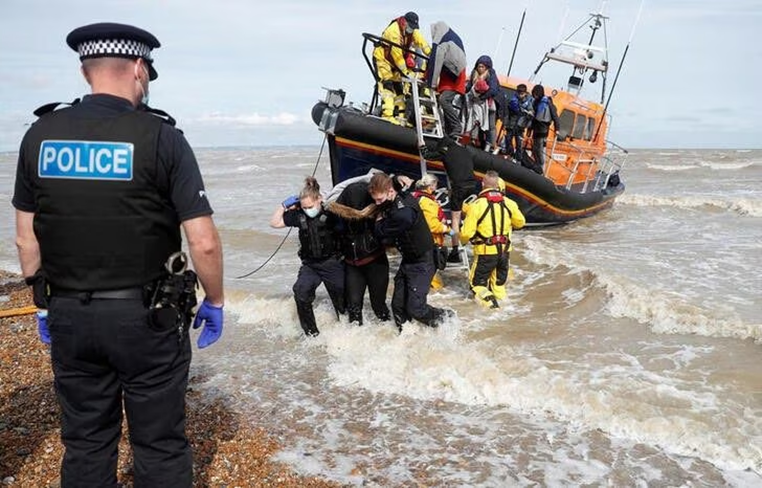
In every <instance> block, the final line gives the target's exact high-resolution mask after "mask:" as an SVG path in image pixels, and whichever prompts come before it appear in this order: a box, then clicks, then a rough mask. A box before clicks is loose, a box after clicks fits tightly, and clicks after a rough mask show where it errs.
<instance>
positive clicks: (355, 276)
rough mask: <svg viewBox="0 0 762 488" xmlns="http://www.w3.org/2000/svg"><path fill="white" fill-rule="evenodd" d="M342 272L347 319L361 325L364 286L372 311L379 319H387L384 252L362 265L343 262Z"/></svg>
mask: <svg viewBox="0 0 762 488" xmlns="http://www.w3.org/2000/svg"><path fill="white" fill-rule="evenodd" d="M344 273H345V278H346V283H345V287H346V297H347V312H348V313H349V321H350V322H356V323H357V324H358V325H362V309H363V300H364V299H365V289H366V288H367V290H368V296H369V297H370V306H371V308H372V309H373V313H375V314H376V317H378V318H379V319H381V320H389V318H390V315H389V307H387V306H386V291H387V290H388V289H389V258H387V257H386V254H383V255H381V256H379V257H378V258H377V259H376V260H374V261H371V262H369V263H367V264H363V265H362V266H354V265H351V264H349V263H345V267H344Z"/></svg>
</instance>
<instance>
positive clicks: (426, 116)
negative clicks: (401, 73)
mask: <svg viewBox="0 0 762 488" xmlns="http://www.w3.org/2000/svg"><path fill="white" fill-rule="evenodd" d="M407 80H408V82H409V83H410V91H411V92H412V93H413V111H414V112H415V132H416V134H417V135H418V153H419V154H420V149H421V148H422V147H424V146H425V145H426V140H425V139H424V137H430V138H434V139H441V138H442V137H444V126H443V123H442V113H441V112H440V111H439V104H438V103H437V96H436V93H435V92H434V90H433V89H431V88H429V87H428V86H426V83H425V82H424V81H423V80H422V79H420V78H417V77H408V79H407ZM427 93H428V94H427ZM424 108H426V109H428V110H427V111H426V113H424ZM420 157H421V176H423V175H425V174H426V159H425V158H424V157H423V156H422V155H421V156H420Z"/></svg>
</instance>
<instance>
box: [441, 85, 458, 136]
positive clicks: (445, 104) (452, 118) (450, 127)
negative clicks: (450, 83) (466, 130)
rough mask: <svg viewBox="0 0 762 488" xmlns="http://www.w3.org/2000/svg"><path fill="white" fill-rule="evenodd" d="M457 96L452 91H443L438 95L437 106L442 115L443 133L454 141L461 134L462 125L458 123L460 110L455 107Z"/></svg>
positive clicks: (456, 93)
mask: <svg viewBox="0 0 762 488" xmlns="http://www.w3.org/2000/svg"><path fill="white" fill-rule="evenodd" d="M457 96H458V92H456V91H453V90H445V91H443V92H442V93H440V94H439V105H440V106H441V107H442V113H443V114H444V126H445V132H446V133H447V135H448V136H450V137H452V138H453V139H455V140H457V138H458V137H460V135H461V134H462V133H463V124H461V122H460V109H459V108H458V107H456V106H455V97H457Z"/></svg>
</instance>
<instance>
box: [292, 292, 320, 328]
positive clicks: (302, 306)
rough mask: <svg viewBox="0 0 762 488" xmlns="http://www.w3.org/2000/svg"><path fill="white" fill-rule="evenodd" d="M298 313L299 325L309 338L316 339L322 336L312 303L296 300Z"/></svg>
mask: <svg viewBox="0 0 762 488" xmlns="http://www.w3.org/2000/svg"><path fill="white" fill-rule="evenodd" d="M296 313H297V315H299V324H300V325H301V326H302V329H303V330H304V333H305V334H307V336H308V337H316V336H318V335H319V334H320V331H319V330H318V328H317V322H315V312H313V311H312V303H310V302H301V301H299V300H296Z"/></svg>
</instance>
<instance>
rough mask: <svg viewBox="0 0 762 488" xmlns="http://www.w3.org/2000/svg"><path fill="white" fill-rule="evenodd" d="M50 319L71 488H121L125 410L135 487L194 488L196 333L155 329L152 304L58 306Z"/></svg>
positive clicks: (66, 487) (61, 301)
mask: <svg viewBox="0 0 762 488" xmlns="http://www.w3.org/2000/svg"><path fill="white" fill-rule="evenodd" d="M48 313H49V315H48V324H49V327H50V334H51V337H52V343H51V358H52V362H53V373H54V377H55V387H56V393H57V395H58V401H59V403H60V405H61V440H62V441H63V444H64V447H65V453H64V458H63V464H62V466H61V486H62V488H72V487H77V488H82V487H93V488H95V487H99V488H100V487H116V486H117V484H116V469H117V446H118V444H119V438H120V436H121V425H122V406H123V405H124V411H125V412H126V414H127V424H128V428H129V432H130V443H131V445H132V449H133V453H134V475H135V487H136V488H140V487H156V486H161V487H190V486H191V482H192V478H193V463H192V456H191V447H190V444H189V443H188V440H187V438H186V436H185V390H186V387H187V386H188V368H189V366H190V361H191V346H190V341H189V340H188V337H187V333H186V334H184V337H182V338H181V337H180V335H179V333H178V331H177V329H176V328H175V327H174V325H173V326H172V327H171V328H168V329H164V330H159V329H157V328H156V327H154V326H151V325H149V321H148V311H147V310H146V308H145V307H144V306H143V303H142V300H98V299H94V300H92V301H90V302H89V303H84V302H82V301H80V300H79V299H78V298H58V297H53V298H52V299H51V301H50V306H49V310H48Z"/></svg>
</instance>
